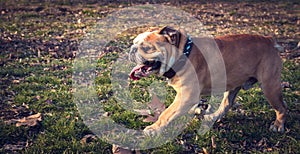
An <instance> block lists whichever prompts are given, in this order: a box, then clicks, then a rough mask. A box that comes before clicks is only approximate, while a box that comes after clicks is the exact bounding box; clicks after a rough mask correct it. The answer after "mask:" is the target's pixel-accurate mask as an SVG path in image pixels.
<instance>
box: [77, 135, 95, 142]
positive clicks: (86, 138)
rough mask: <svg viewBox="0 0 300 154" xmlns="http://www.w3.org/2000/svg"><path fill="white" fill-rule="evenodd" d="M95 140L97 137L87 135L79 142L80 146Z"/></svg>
mask: <svg viewBox="0 0 300 154" xmlns="http://www.w3.org/2000/svg"><path fill="white" fill-rule="evenodd" d="M95 139H97V137H96V136H95V135H93V134H88V135H85V136H84V137H83V138H82V139H81V140H80V142H81V144H86V143H90V142H91V141H93V140H95Z"/></svg>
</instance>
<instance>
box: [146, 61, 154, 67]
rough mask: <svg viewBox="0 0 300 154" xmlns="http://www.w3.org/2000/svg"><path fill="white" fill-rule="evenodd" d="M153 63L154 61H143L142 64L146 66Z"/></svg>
mask: <svg viewBox="0 0 300 154" xmlns="http://www.w3.org/2000/svg"><path fill="white" fill-rule="evenodd" d="M153 64H155V61H148V60H147V61H145V62H144V65H147V66H151V65H153Z"/></svg>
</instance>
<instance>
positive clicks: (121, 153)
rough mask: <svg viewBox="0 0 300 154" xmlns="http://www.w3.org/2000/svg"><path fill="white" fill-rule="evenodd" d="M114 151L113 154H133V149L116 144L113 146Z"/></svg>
mask: <svg viewBox="0 0 300 154" xmlns="http://www.w3.org/2000/svg"><path fill="white" fill-rule="evenodd" d="M112 153H113V154H132V151H131V150H128V149H124V148H122V147H120V146H117V145H114V144H113V146H112Z"/></svg>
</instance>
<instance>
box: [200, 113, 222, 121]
mask: <svg viewBox="0 0 300 154" xmlns="http://www.w3.org/2000/svg"><path fill="white" fill-rule="evenodd" d="M218 117H219V116H216V115H214V114H206V115H204V116H203V120H204V121H216V120H217V119H218Z"/></svg>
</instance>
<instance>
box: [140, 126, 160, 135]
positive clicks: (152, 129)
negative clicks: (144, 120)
mask: <svg viewBox="0 0 300 154" xmlns="http://www.w3.org/2000/svg"><path fill="white" fill-rule="evenodd" d="M160 130H161V129H160V128H157V127H155V125H150V126H147V127H146V128H145V129H144V130H143V132H144V134H145V135H146V136H151V137H153V136H157V135H159V134H160V132H161V131H160Z"/></svg>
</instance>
